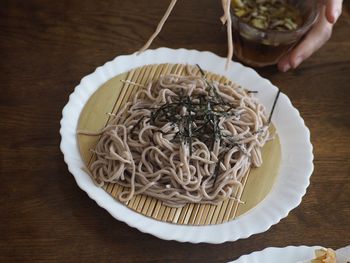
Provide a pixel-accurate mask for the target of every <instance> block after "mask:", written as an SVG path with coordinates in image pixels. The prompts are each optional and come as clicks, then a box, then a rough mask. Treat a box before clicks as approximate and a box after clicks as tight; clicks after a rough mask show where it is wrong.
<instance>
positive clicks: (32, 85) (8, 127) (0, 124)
mask: <svg viewBox="0 0 350 263" xmlns="http://www.w3.org/2000/svg"><path fill="white" fill-rule="evenodd" d="M178 2H179V3H178V5H177V6H176V7H175V9H174V13H173V14H172V16H170V18H169V21H168V23H167V24H166V26H165V27H164V30H163V31H162V33H161V34H160V36H159V37H158V38H157V39H156V41H155V42H154V44H153V45H152V47H159V46H168V47H171V48H180V47H183V48H188V49H192V48H195V49H198V50H209V51H212V52H214V53H216V54H218V55H220V56H225V54H226V49H227V46H226V35H225V31H224V30H223V28H222V26H221V25H220V21H219V19H218V18H219V16H220V15H221V13H222V10H221V8H220V4H219V1H212V0H191V1H184V0H183V1H178ZM0 4H1V7H0V133H1V143H0V172H1V183H0V193H1V195H0V262H19V261H23V262H226V261H228V260H233V259H235V258H237V257H239V256H240V255H242V254H246V253H250V252H252V251H255V250H261V249H263V248H265V247H268V246H279V247H281V246H282V247H283V246H287V245H300V244H305V245H317V244H318V245H323V246H327V247H333V248H338V247H342V246H345V245H349V243H350V235H349V233H350V161H349V159H350V146H349V145H350V14H349V12H350V2H349V0H345V1H344V6H343V15H342V17H341V18H340V20H339V21H338V23H337V24H336V26H335V29H334V32H333V36H332V38H331V39H330V41H329V42H328V43H327V44H326V45H325V46H323V47H322V48H321V49H320V50H319V51H318V52H317V53H316V54H315V55H313V56H312V57H311V58H310V59H308V60H307V61H306V62H305V63H304V64H303V65H302V66H301V67H300V68H299V69H297V70H295V71H292V72H289V73H285V74H283V73H280V72H278V71H277V70H276V68H275V67H268V68H264V69H257V71H258V72H259V73H260V74H261V75H262V76H264V77H267V78H269V79H270V80H271V81H272V82H273V83H274V84H275V85H277V86H278V87H280V89H281V90H282V91H283V92H284V93H285V94H287V95H288V96H289V97H290V99H291V101H292V102H293V104H294V105H295V106H296V107H297V108H298V109H299V110H300V113H301V115H302V116H303V118H304V119H305V122H306V125H307V126H308V127H309V128H310V130H311V140H312V143H313V145H314V154H315V161H314V164H315V171H314V173H313V175H312V177H311V184H310V187H309V188H308V191H307V193H306V195H305V197H304V198H303V201H302V203H301V205H300V206H299V207H297V208H296V209H294V210H293V211H292V212H291V213H290V214H289V216H288V217H287V218H285V219H283V220H282V221H281V222H280V223H279V224H277V225H275V226H273V227H272V228H271V229H270V230H268V231H267V232H265V233H262V234H257V235H254V236H252V237H250V238H248V239H244V240H239V241H237V242H227V243H224V244H220V245H211V244H187V243H185V244H183V243H178V242H175V241H163V240H160V239H158V238H156V237H153V236H151V235H147V234H143V233H141V232H139V231H138V230H136V229H133V228H130V227H128V226H127V225H126V224H124V223H122V222H119V221H117V220H115V219H114V218H112V217H111V216H110V215H109V214H108V213H107V212H106V211H105V210H103V209H102V208H100V207H99V206H97V204H96V203H95V202H94V201H92V200H91V199H89V198H88V196H87V195H86V194H85V193H84V192H83V191H82V190H80V189H79V187H78V186H77V185H76V183H75V180H74V178H73V176H72V175H71V174H70V173H69V172H68V170H67V167H66V165H65V163H64V161H63V156H62V154H61V152H60V150H59V143H60V136H59V128H60V125H59V120H60V119H61V111H62V108H63V107H64V105H65V104H66V103H67V101H68V96H69V94H70V93H71V92H72V91H73V89H74V87H75V86H76V85H77V84H78V83H79V81H80V79H81V78H82V77H83V76H85V75H87V74H88V73H90V72H92V71H93V70H94V69H95V68H96V67H97V66H99V65H102V64H103V63H105V62H106V61H109V60H111V59H112V58H114V57H115V56H117V55H121V54H128V53H131V52H134V51H135V50H137V49H138V48H140V47H141V46H142V45H143V43H144V42H145V40H146V39H147V38H148V37H149V35H150V34H151V33H152V32H153V30H154V28H155V26H156V24H157V22H158V21H159V19H160V17H161V16H162V14H163V13H164V10H165V9H166V7H167V5H168V1H161V0H154V1H145V0H138V1H121V0H114V1H112V0H104V1H97V0H94V1H93V0H86V1H77V0H70V1H68V0H62V1H48V0H46V1H44V0H26V1H21V0H1V1H0Z"/></svg>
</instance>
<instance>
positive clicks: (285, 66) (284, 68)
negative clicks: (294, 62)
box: [281, 63, 291, 72]
mask: <svg viewBox="0 0 350 263" xmlns="http://www.w3.org/2000/svg"><path fill="white" fill-rule="evenodd" d="M290 68H291V67H290V64H289V63H286V64H284V65H282V67H281V71H282V72H287V71H288V70H290Z"/></svg>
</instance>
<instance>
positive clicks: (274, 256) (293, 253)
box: [231, 246, 321, 263]
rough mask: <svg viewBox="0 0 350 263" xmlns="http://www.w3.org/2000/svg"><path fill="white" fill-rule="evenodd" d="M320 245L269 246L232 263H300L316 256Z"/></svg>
mask: <svg viewBox="0 0 350 263" xmlns="http://www.w3.org/2000/svg"><path fill="white" fill-rule="evenodd" d="M319 248H321V247H320V246H314V247H307V246H300V247H294V246H289V247H268V248H265V249H264V250H262V251H256V252H253V253H251V254H249V255H244V256H241V257H240V258H239V259H237V260H234V261H232V262H231V263H281V262H283V263H298V262H307V261H309V260H311V259H313V258H315V250H316V249H319Z"/></svg>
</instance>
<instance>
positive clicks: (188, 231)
mask: <svg viewBox="0 0 350 263" xmlns="http://www.w3.org/2000/svg"><path fill="white" fill-rule="evenodd" d="M194 59H196V60H195V62H197V63H198V64H199V65H200V66H201V67H203V69H205V70H209V71H212V72H214V73H217V74H221V75H225V76H227V77H228V78H229V79H231V80H233V81H235V82H237V83H239V84H241V85H242V86H250V84H251V85H256V86H257V87H258V88H259V89H264V91H266V93H268V92H270V95H271V94H272V93H273V92H277V90H278V88H277V87H275V86H274V85H272V83H271V82H270V81H269V80H267V79H264V78H262V77H261V76H259V75H258V73H257V72H256V71H255V70H253V69H251V68H248V67H245V66H243V65H242V64H240V63H237V62H233V61H231V62H230V65H229V71H225V63H226V59H225V58H222V57H219V56H217V55H215V54H213V53H211V52H208V51H197V50H187V49H169V48H158V49H155V50H147V51H145V52H143V53H142V54H139V55H137V53H136V52H135V53H133V54H130V55H121V56H117V57H116V58H115V59H113V60H112V61H109V62H106V63H105V64H104V65H103V66H100V67H98V68H96V70H95V71H94V72H93V73H91V74H89V75H87V76H85V77H83V78H82V80H81V82H80V83H79V85H77V86H76V87H75V89H74V91H73V92H72V93H71V94H70V96H69V101H68V103H67V104H66V105H65V107H64V108H63V111H62V119H61V121H60V125H61V128H60V135H61V143H60V149H61V151H62V153H63V155H64V161H65V162H66V164H67V166H68V170H69V171H70V172H71V173H72V174H73V176H74V178H75V180H76V182H77V184H78V186H79V187H80V188H81V189H82V190H83V191H85V192H86V193H87V194H88V196H89V197H90V198H91V199H93V200H95V201H96V203H97V204H98V205H99V206H101V207H102V208H104V209H106V210H107V211H108V212H109V213H110V214H111V215H112V216H113V217H114V218H116V219H117V220H119V221H122V222H125V223H126V224H128V225H129V226H131V227H134V228H137V229H138V230H140V231H141V232H144V233H148V234H152V235H154V236H156V237H158V238H161V239H165V240H176V241H180V242H191V243H200V242H206V243H215V244H218V243H223V242H226V241H235V240H238V239H240V238H247V237H249V236H251V235H253V234H257V233H261V232H264V231H266V230H268V229H269V228H270V227H271V226H272V225H274V224H276V223H278V222H279V221H280V220H281V219H282V218H284V217H286V216H287V215H288V213H289V212H290V211H291V210H292V209H294V208H295V207H297V206H298V205H299V204H300V202H301V199H302V197H303V196H304V195H305V193H306V189H307V187H308V185H309V183H310V176H311V174H312V172H313V147H312V144H311V142H310V132H309V130H308V128H307V127H306V126H305V123H304V120H303V119H302V117H301V116H300V113H299V111H298V110H297V109H296V108H295V107H294V106H293V105H292V103H291V101H290V100H289V98H288V97H287V96H286V95H285V94H283V93H281V94H280V99H279V101H282V102H283V103H282V102H280V103H278V104H277V106H276V111H275V112H277V109H278V108H280V111H282V110H283V111H284V115H283V116H280V114H276V113H274V116H273V118H272V120H273V122H274V123H275V126H276V128H277V130H278V132H279V135H280V139H281V147H282V160H281V166H282V164H283V162H285V165H286V167H285V168H288V167H289V168H293V171H294V174H296V172H298V173H301V174H302V176H300V175H299V176H297V178H298V179H300V184H299V185H295V183H294V182H293V180H290V178H289V179H288V177H287V175H284V171H281V170H280V173H281V174H282V175H283V178H282V179H283V180H282V179H281V177H282V175H279V176H278V178H277V181H278V182H275V183H274V186H273V187H272V189H271V191H270V193H269V194H268V195H267V196H266V197H265V198H264V199H263V200H262V201H261V202H260V203H259V204H258V205H257V207H255V208H253V209H251V210H250V211H248V212H247V213H245V214H243V215H242V216H240V217H238V218H237V219H234V220H231V221H229V222H226V223H222V224H218V225H205V226H192V225H191V226H189V225H177V224H172V223H167V222H161V221H158V220H155V219H152V218H149V217H147V216H144V215H142V214H139V213H137V212H135V211H133V210H131V209H129V208H127V207H125V206H124V205H122V204H120V203H119V202H116V201H115V200H114V199H113V197H111V196H110V195H109V194H108V193H107V192H105V191H104V190H103V189H101V188H98V187H96V186H95V185H94V184H93V182H92V180H91V179H90V178H89V176H88V175H87V174H86V173H85V172H84V171H83V170H82V169H81V168H82V167H83V161H82V158H81V157H80V153H79V150H78V149H77V139H76V133H75V129H76V127H77V124H78V119H79V116H80V113H81V111H82V109H83V107H84V105H85V103H86V102H87V100H88V99H89V98H90V96H91V95H92V94H93V92H94V91H95V90H97V89H98V88H99V87H100V86H101V85H102V84H103V83H104V82H106V81H107V80H109V79H111V78H112V77H114V76H116V75H118V74H120V73H122V72H125V71H128V70H130V69H132V68H135V67H139V66H143V65H146V64H160V63H186V62H187V63H192V62H193V61H194ZM149 62H151V63H149ZM193 64H194V63H193ZM244 75H246V76H244ZM242 76H243V78H242ZM247 76H249V78H248V77H247ZM256 80H259V82H254V81H256ZM254 87H255V86H254ZM258 95H261V96H262V97H261V100H264V101H266V102H269V103H270V102H272V101H271V100H272V99H273V98H267V95H266V94H265V93H260V94H258ZM270 97H271V96H270ZM84 102H85V103H84ZM269 103H266V104H269ZM285 115H286V116H287V117H288V118H291V119H292V120H293V121H294V122H292V123H293V124H295V127H294V125H292V126H291V125H290V124H288V125H287V124H286V126H287V127H284V126H283V127H282V126H281V127H278V125H276V122H277V123H278V122H282V123H283V118H282V117H286V116H285ZM275 121H276V122H275ZM279 128H280V129H279ZM287 128H288V129H290V130H291V131H288V129H287ZM280 132H282V133H280ZM287 133H289V135H286V134H287ZM295 134H297V135H298V136H295ZM281 135H283V136H281ZM288 136H289V137H288ZM281 137H282V138H281ZM294 143H297V144H298V145H299V146H301V149H295V148H296V147H294V146H293V144H294ZM284 144H286V145H288V146H289V147H291V148H293V147H294V148H293V150H295V151H298V154H294V155H293V154H289V152H290V149H288V151H286V152H285V153H284V151H283V148H286V147H283V145H284ZM284 150H286V149H284ZM77 152H78V154H77ZM296 155H298V156H296ZM300 157H302V158H303V159H301V158H300ZM296 161H301V162H302V164H303V165H304V167H302V168H300V167H299V168H298V169H299V170H298V169H296V168H295V167H293V163H294V164H295V163H296ZM280 169H282V167H281V168H280ZM295 170H296V171H295ZM294 174H293V173H292V175H294ZM281 185H287V186H292V185H293V187H295V189H293V191H292V192H291V191H289V192H288V191H287V193H286V194H287V195H288V196H281V194H282V193H281V189H278V186H281ZM276 188H277V189H276ZM282 192H283V191H282ZM273 197H278V198H277V200H278V201H276V200H273V199H272V198H273ZM279 198H280V199H279ZM281 202H282V203H283V205H281ZM266 203H268V204H269V205H268V206H267V205H266ZM263 204H264V205H263ZM262 208H265V209H267V210H262ZM256 214H258V215H260V216H261V217H262V219H263V220H262V221H260V223H259V224H256V225H253V224H252V223H251V222H254V220H253V218H254V216H255V215H256ZM243 219H245V220H246V221H244V220H243ZM248 219H249V220H248ZM249 222H250V223H249ZM249 227H250V228H249Z"/></svg>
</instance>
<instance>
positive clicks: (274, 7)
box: [231, 0, 318, 67]
mask: <svg viewBox="0 0 350 263" xmlns="http://www.w3.org/2000/svg"><path fill="white" fill-rule="evenodd" d="M231 6H232V11H231V13H232V26H233V44H234V53H235V55H236V56H237V57H238V59H240V60H241V61H242V62H244V63H246V64H249V65H252V66H258V67H259V66H260V67H261V66H267V65H273V64H276V63H277V62H278V61H279V59H280V58H281V57H282V56H283V55H284V54H286V53H287V52H288V51H289V50H290V49H291V48H292V47H293V46H294V45H295V44H297V43H298V41H299V40H300V39H301V37H302V36H303V35H304V34H305V33H306V32H307V31H308V30H309V29H310V27H311V26H312V24H313V23H314V22H315V21H316V19H317V15H318V0H307V1H305V0H299V1H298V0H294V1H293V0H289V1H288V0H255V1H253V0H232V5H231Z"/></svg>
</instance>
